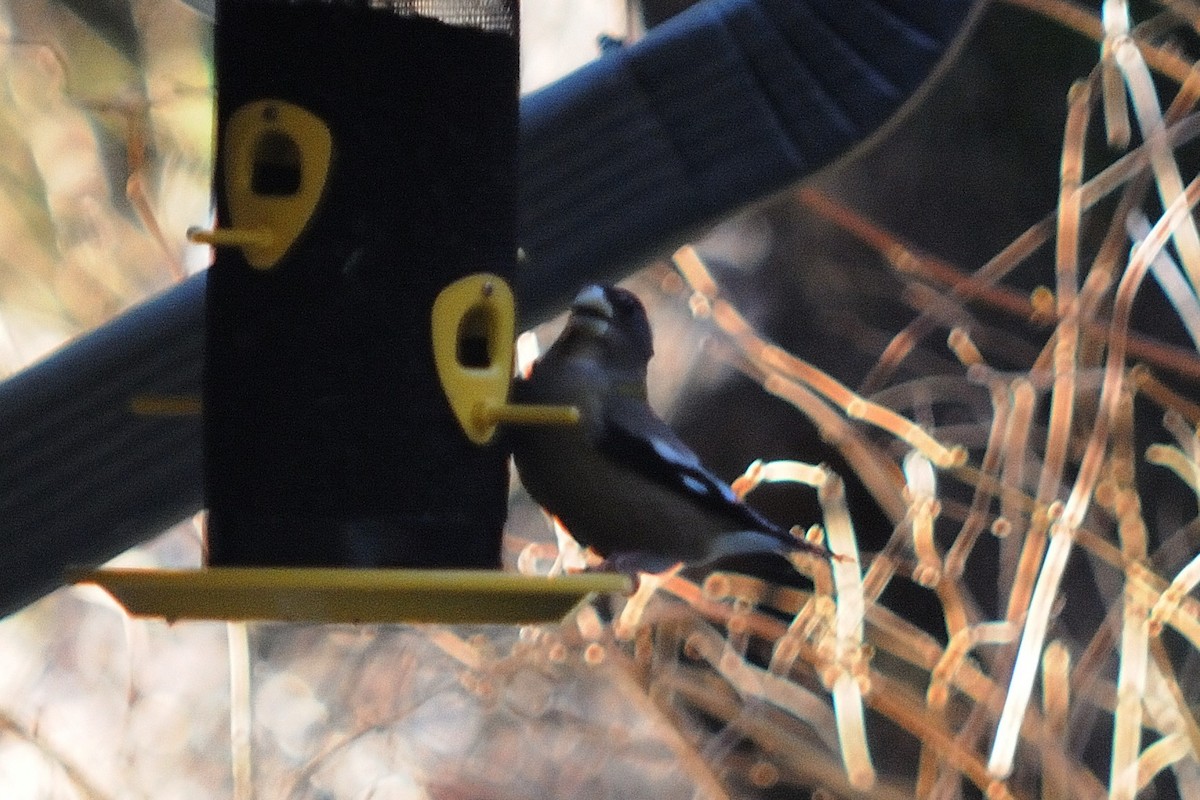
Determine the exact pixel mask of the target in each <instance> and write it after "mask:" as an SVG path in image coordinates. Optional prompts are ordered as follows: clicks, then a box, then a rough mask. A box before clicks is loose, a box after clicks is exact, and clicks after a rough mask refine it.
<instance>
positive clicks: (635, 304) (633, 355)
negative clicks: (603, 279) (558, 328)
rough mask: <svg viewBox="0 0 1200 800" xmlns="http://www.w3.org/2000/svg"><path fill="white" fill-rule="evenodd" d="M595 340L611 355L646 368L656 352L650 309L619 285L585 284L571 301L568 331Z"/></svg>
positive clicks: (579, 336)
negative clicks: (647, 313)
mask: <svg viewBox="0 0 1200 800" xmlns="http://www.w3.org/2000/svg"><path fill="white" fill-rule="evenodd" d="M564 335H566V336H569V337H570V338H572V339H575V340H576V341H577V342H592V343H594V344H598V345H600V346H601V349H602V350H603V351H604V352H605V353H606V354H607V355H608V356H609V357H610V358H615V359H619V360H629V361H630V362H632V363H633V364H635V365H638V366H641V367H645V365H646V363H647V362H648V361H649V360H650V357H651V356H652V355H654V342H653V335H652V333H651V331H650V320H649V319H647V317H646V309H645V307H644V306H643V305H642V302H641V301H640V300H638V299H637V295H635V294H634V293H633V292H631V291H629V290H627V289H622V288H620V287H617V286H596V285H591V286H587V287H585V288H584V289H583V290H582V291H580V292H579V294H578V295H576V296H575V300H574V302H572V303H571V314H570V316H569V317H568V318H567V327H566V331H565V334H564Z"/></svg>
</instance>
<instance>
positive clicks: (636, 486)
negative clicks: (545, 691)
mask: <svg viewBox="0 0 1200 800" xmlns="http://www.w3.org/2000/svg"><path fill="white" fill-rule="evenodd" d="M653 353H654V350H653V343H652V335H651V331H650V322H649V320H648V319H647V318H646V310H645V308H644V307H643V306H642V303H641V301H639V300H638V299H637V297H636V296H635V295H634V294H633V293H632V292H629V291H627V290H625V289H621V288H618V287H612V286H608V287H601V286H588V287H587V288H585V289H584V290H583V291H581V292H580V293H579V295H578V296H577V297H576V298H575V301H574V303H573V304H572V305H571V312H570V316H569V317H568V319H567V324H566V328H565V329H564V330H563V332H562V334H561V335H560V336H559V338H558V339H557V340H556V341H555V342H554V344H553V345H552V346H551V347H550V349H549V350H547V351H546V352H545V354H543V355H542V357H541V358H539V359H538V360H537V361H536V362H535V363H534V365H533V369H532V371H531V373H530V375H529V377H528V378H526V379H523V380H518V381H517V383H516V384H515V386H514V390H513V399H514V401H515V402H518V403H553V404H568V405H575V406H577V407H578V408H579V410H580V416H581V419H580V423H579V424H578V425H575V426H568V427H540V426H539V427H523V428H520V429H513V430H512V431H511V435H512V442H511V443H512V447H513V457H514V460H515V462H516V466H517V472H518V473H519V474H520V476H521V482H522V483H523V484H524V486H525V488H526V489H527V490H528V492H529V494H530V495H531V496H532V497H533V499H534V500H536V501H537V502H538V503H539V504H541V506H542V507H543V508H545V509H546V510H547V511H548V512H549V513H551V514H553V515H554V516H556V517H558V519H559V520H560V521H561V522H562V524H563V525H564V526H565V527H566V528H567V530H568V531H569V532H570V534H571V536H572V537H574V538H575V540H576V541H578V542H579V543H580V544H581V545H584V546H587V547H591V548H592V549H593V550H595V551H596V552H598V553H599V554H600V555H602V556H604V557H605V558H606V559H607V560H608V561H609V563H610V564H615V565H619V566H616V568H619V569H624V568H627V567H629V566H636V567H637V568H639V569H646V570H660V569H665V568H667V567H669V566H671V565H672V564H674V563H676V562H679V561H684V562H688V563H689V564H703V565H710V564H715V563H716V562H718V561H721V562H723V561H725V560H726V559H728V558H730V557H742V556H748V555H749V556H756V555H761V554H775V555H782V554H786V553H787V552H789V551H792V550H806V551H809V552H815V553H819V554H821V555H822V556H828V555H829V553H828V552H827V551H825V550H824V549H822V548H820V547H817V546H815V545H813V544H810V543H808V542H805V541H803V540H800V539H797V538H796V537H794V536H792V535H791V534H790V533H788V532H787V531H786V530H784V529H783V528H781V527H779V526H777V525H775V524H774V523H772V522H770V521H769V520H767V519H766V518H765V517H763V516H762V515H761V514H759V513H758V512H756V511H755V510H754V509H752V508H751V507H750V506H748V505H746V504H745V503H743V502H742V501H741V500H739V499H738V498H737V497H736V496H735V495H734V493H733V491H732V490H731V489H730V488H729V486H728V485H727V484H726V483H725V482H723V481H722V480H721V479H719V478H717V477H716V476H715V475H713V474H712V473H711V472H709V471H708V470H707V469H705V468H704V466H703V465H702V464H701V463H700V459H699V458H698V457H697V456H696V454H695V453H694V452H692V450H691V449H690V448H689V447H688V446H687V445H686V444H684V443H683V441H682V440H681V439H680V438H679V437H678V436H677V435H676V434H675V432H674V431H673V430H671V428H670V427H669V426H668V425H667V423H666V422H664V421H663V420H662V419H661V418H660V417H659V416H658V415H657V414H655V413H654V411H653V410H652V409H651V408H650V405H649V404H648V403H647V401H646V367H647V364H648V363H649V361H650V357H651V356H652V355H653Z"/></svg>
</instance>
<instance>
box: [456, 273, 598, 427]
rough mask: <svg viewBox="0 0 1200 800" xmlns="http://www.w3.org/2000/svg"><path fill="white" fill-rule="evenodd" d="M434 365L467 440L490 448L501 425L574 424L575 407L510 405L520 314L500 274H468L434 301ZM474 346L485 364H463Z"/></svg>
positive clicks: (575, 419) (576, 412)
mask: <svg viewBox="0 0 1200 800" xmlns="http://www.w3.org/2000/svg"><path fill="white" fill-rule="evenodd" d="M432 328H433V330H432V338H433V360H434V363H435V364H436V366H437V373H438V379H439V380H440V381H441V383H442V389H443V390H444V391H445V392H446V398H447V399H448V400H449V401H450V408H451V409H452V410H453V411H454V416H455V417H456V418H457V419H458V423H459V425H461V426H462V429H463V432H464V433H466V435H467V438H468V439H470V440H471V441H472V442H474V443H475V444H487V443H488V442H489V441H491V440H492V437H493V436H495V435H496V426H497V425H500V424H510V425H572V424H575V423H577V422H579V409H577V408H575V407H574V406H546V405H516V404H512V403H509V402H507V398H508V389H509V385H510V384H511V383H512V360H513V335H514V332H515V329H516V310H515V304H514V302H513V293H512V289H511V288H509V286H508V284H507V283H506V282H505V281H504V279H503V278H501V277H500V276H499V275H492V274H489V273H485V272H480V273H476V274H474V275H468V276H467V277H465V278H461V279H459V280H457V281H455V282H454V283H452V284H450V285H449V286H447V287H446V288H445V289H443V290H442V291H441V293H440V294H438V296H437V299H436V300H434V302H433V316H432ZM465 344H473V345H474V348H475V353H474V357H475V358H476V359H478V360H479V361H480V362H481V363H477V364H475V363H473V364H467V363H463V352H464V345H465Z"/></svg>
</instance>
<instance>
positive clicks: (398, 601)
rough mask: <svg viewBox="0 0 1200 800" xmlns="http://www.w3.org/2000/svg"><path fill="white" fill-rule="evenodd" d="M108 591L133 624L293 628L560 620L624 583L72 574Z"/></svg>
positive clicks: (319, 574) (600, 577) (431, 573)
mask: <svg viewBox="0 0 1200 800" xmlns="http://www.w3.org/2000/svg"><path fill="white" fill-rule="evenodd" d="M70 579H71V582H72V583H93V584H96V585H98V586H100V587H102V588H104V589H105V590H107V591H108V592H109V593H110V594H111V595H112V596H113V597H115V598H116V599H117V601H118V602H120V603H121V605H123V606H124V607H125V609H126V610H127V611H128V612H129V613H130V614H133V615H134V616H138V617H161V618H165V619H166V620H167V621H169V622H174V621H175V620H181V619H208V620H281V621H287V622H348V623H385V622H441V623H463V624H485V623H496V624H510V625H511V624H532V623H544V622H557V621H558V620H561V619H562V618H563V617H564V616H566V615H567V614H568V613H569V612H570V611H572V610H573V609H574V608H575V607H576V606H578V605H579V604H580V603H582V602H583V601H584V600H586V599H587V598H588V596H589V595H592V594H596V593H616V592H627V591H629V590H630V582H629V579H628V578H627V577H625V576H624V575H616V574H612V573H589V574H583V575H561V576H555V577H552V578H547V577H540V576H530V575H517V574H514V573H510V572H499V571H495V570H421V569H345V568H317V567H287V568H282V567H209V568H206V569H189V570H157V569H96V570H81V571H79V572H76V573H74V574H72V575H71V576H70Z"/></svg>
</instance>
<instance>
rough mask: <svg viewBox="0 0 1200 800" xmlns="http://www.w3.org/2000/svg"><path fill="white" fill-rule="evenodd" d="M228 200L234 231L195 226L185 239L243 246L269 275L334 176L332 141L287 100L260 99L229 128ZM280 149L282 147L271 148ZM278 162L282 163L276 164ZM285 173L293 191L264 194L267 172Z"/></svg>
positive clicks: (237, 113) (284, 187) (237, 115)
mask: <svg viewBox="0 0 1200 800" xmlns="http://www.w3.org/2000/svg"><path fill="white" fill-rule="evenodd" d="M224 137H225V145H224V148H225V197H226V200H227V201H228V203H229V215H230V217H231V219H230V220H229V222H230V225H229V227H224V228H217V229H215V230H201V229H199V228H192V229H191V230H189V231H188V239H190V240H191V241H193V242H202V243H205V244H210V245H213V246H214V247H239V248H241V250H242V253H243V254H244V255H245V257H246V262H247V263H248V264H250V266H252V267H254V268H255V269H264V270H265V269H270V268H271V267H273V266H275V264H277V263H278V262H279V260H280V259H281V258H283V255H284V253H286V252H287V250H288V248H289V247H291V246H292V244H293V243H294V242H295V241H296V239H297V238H298V237H299V236H300V233H301V232H302V231H303V230H304V226H305V225H307V224H308V221H309V219H311V218H312V215H313V212H314V211H315V210H316V208H317V203H318V202H319V201H320V199H321V194H322V192H323V191H324V189H325V182H326V180H327V179H328V177H329V165H330V162H331V161H332V158H333V137H332V136H331V135H330V133H329V128H328V127H326V125H325V123H324V122H322V121H321V120H320V118H319V117H317V116H316V115H314V114H312V113H311V112H309V111H306V110H304V109H303V108H301V107H300V106H297V105H293V104H292V103H287V102H284V101H283V100H256V101H254V102H252V103H247V104H245V105H244V106H242V107H241V108H239V109H238V110H237V111H235V112H233V114H232V115H231V116H230V117H229V122H228V123H226V125H225V131H224ZM276 144H278V145H279V146H274V145H276ZM273 159H278V160H277V161H276V160H273ZM272 168H274V169H277V170H282V171H283V173H284V174H285V175H287V176H288V179H289V181H290V179H291V177H292V175H293V173H294V177H295V185H294V186H292V185H290V183H289V184H287V185H281V186H279V187H276V189H275V190H270V189H265V188H264V187H263V186H262V185H260V186H259V187H258V190H256V188H255V182H256V175H258V176H259V178H258V182H259V183H260V184H262V183H263V179H262V177H261V176H262V174H264V170H270V169H272Z"/></svg>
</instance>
